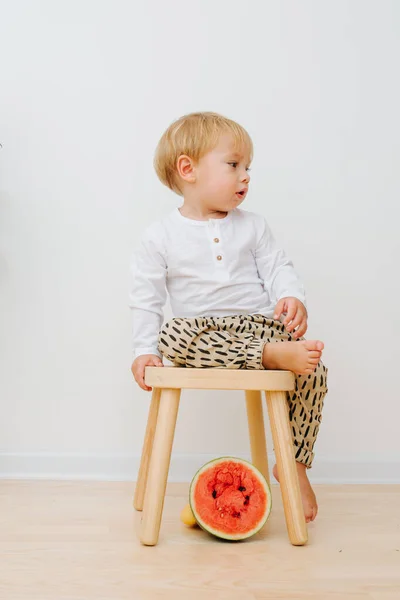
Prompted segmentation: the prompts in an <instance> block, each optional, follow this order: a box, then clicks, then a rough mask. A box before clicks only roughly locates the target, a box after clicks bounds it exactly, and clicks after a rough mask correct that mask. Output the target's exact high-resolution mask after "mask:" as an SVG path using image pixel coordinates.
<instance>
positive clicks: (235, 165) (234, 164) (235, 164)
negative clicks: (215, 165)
mask: <svg viewBox="0 0 400 600" xmlns="http://www.w3.org/2000/svg"><path fill="white" fill-rule="evenodd" d="M238 164H239V163H237V162H230V163H228V165H232V167H233V168H234V169H235V168H236V167H237V166H238ZM246 171H251V169H250V167H247V169H246Z"/></svg>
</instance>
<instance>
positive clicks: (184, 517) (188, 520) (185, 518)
mask: <svg viewBox="0 0 400 600" xmlns="http://www.w3.org/2000/svg"><path fill="white" fill-rule="evenodd" d="M181 521H182V523H185V525H188V527H193V526H194V525H197V521H196V519H195V518H194V514H193V512H192V509H191V508H190V504H186V506H185V507H184V508H183V509H182V512H181Z"/></svg>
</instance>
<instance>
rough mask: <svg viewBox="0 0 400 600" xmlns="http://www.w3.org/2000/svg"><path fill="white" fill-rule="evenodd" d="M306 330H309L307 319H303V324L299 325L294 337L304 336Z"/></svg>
mask: <svg viewBox="0 0 400 600" xmlns="http://www.w3.org/2000/svg"><path fill="white" fill-rule="evenodd" d="M306 331H307V319H304V321H302V322H301V324H300V325H299V328H298V330H297V331H295V332H294V337H295V338H300V337H303V335H304V334H305V332H306Z"/></svg>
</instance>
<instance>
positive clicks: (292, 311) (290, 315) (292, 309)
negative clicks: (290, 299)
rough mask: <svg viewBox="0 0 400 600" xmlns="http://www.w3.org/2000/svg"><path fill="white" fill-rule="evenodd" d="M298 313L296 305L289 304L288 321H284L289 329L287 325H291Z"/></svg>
mask: <svg viewBox="0 0 400 600" xmlns="http://www.w3.org/2000/svg"><path fill="white" fill-rule="evenodd" d="M296 312H297V307H296V305H295V304H294V303H293V304H289V307H288V310H287V315H286V319H285V320H284V321H283V324H284V326H285V327H287V325H289V323H290V321H292V320H293V319H294V316H295V314H296Z"/></svg>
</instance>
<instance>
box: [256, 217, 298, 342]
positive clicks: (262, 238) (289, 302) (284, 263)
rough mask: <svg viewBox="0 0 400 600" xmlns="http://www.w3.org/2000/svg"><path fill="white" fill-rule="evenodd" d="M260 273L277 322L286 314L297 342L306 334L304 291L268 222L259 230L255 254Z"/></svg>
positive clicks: (261, 224) (288, 327) (262, 223)
mask: <svg viewBox="0 0 400 600" xmlns="http://www.w3.org/2000/svg"><path fill="white" fill-rule="evenodd" d="M255 259H256V264H257V269H258V272H259V274H260V277H261V278H262V279H263V281H264V286H265V287H266V288H267V289H268V291H269V293H270V296H271V300H272V301H273V302H274V303H275V304H276V306H275V314H274V319H279V317H280V316H281V314H282V313H286V318H285V320H284V321H283V324H284V325H285V327H286V329H287V331H293V330H294V329H296V327H297V328H298V329H297V331H296V332H295V333H294V334H293V336H294V337H296V338H298V337H301V336H303V335H304V334H305V332H306V331H307V309H306V298H305V291H304V287H303V285H302V283H301V281H300V279H299V277H298V276H297V273H296V271H295V270H294V267H293V263H292V261H291V260H289V258H288V257H287V256H286V254H285V252H284V250H282V248H279V247H278V246H277V244H276V241H275V238H274V236H273V233H272V231H271V229H270V228H269V226H268V224H267V222H266V221H265V219H263V220H262V221H261V223H260V227H259V229H258V240H257V247H256V252H255Z"/></svg>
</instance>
